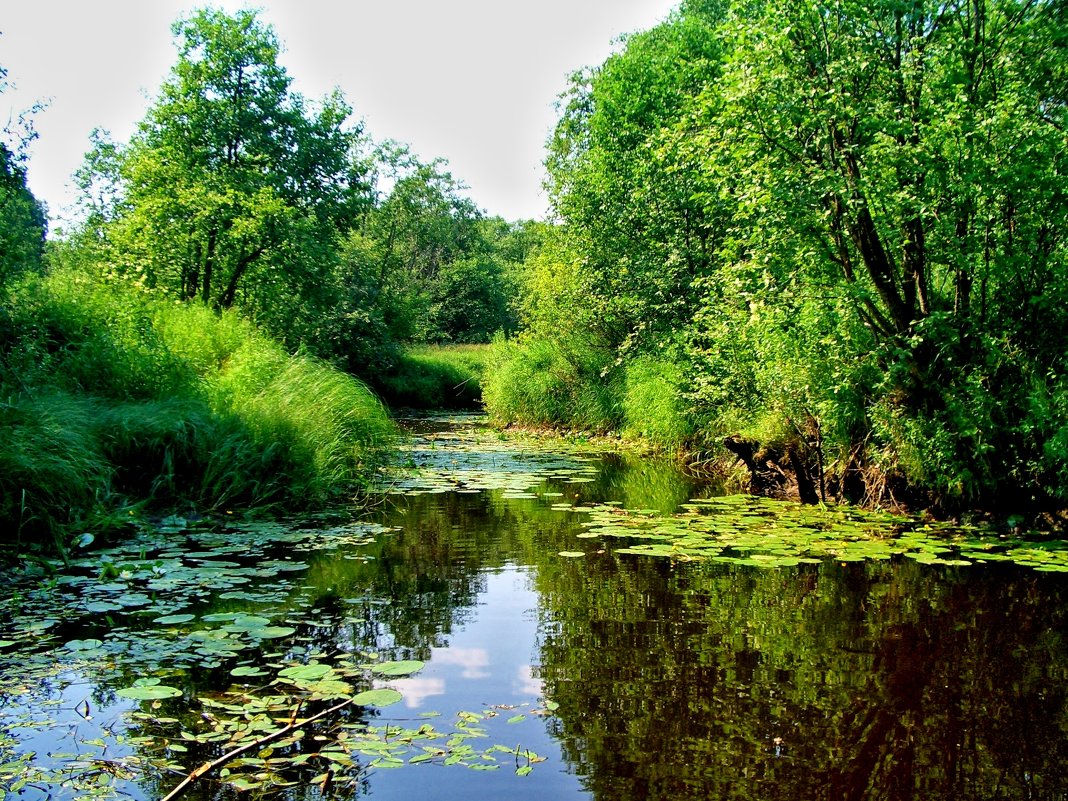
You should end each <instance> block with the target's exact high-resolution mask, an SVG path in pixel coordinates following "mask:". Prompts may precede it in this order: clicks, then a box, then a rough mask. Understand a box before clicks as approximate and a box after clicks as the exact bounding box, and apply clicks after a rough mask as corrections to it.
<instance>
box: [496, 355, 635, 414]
mask: <svg viewBox="0 0 1068 801" xmlns="http://www.w3.org/2000/svg"><path fill="white" fill-rule="evenodd" d="M607 357H608V354H605V353H604V352H603V351H598V350H597V349H596V348H594V347H592V345H591V343H590V342H589V341H586V342H578V343H576V342H574V341H569V342H567V343H566V345H565V344H561V343H559V342H557V341H555V340H550V339H545V338H535V337H526V338H520V339H519V340H517V341H508V340H505V339H504V338H498V339H496V340H494V342H493V347H492V349H491V351H490V357H489V360H488V362H487V370H486V377H485V379H484V382H483V387H482V398H483V401H484V402H485V404H486V409H487V410H488V411H489V413H490V415H491V416H492V417H493V419H494V420H495V421H496V422H497V423H499V424H502V425H508V424H512V423H520V424H529V425H558V426H572V427H575V428H583V429H593V430H597V431H605V430H611V429H615V428H617V427H618V425H619V424H620V422H621V419H620V416H619V400H620V387H619V384H620V380H619V374H618V372H613V376H614V378H612V379H609V380H605V376H606V375H607V373H608V371H609V369H610V367H611V362H610V361H608V358H607Z"/></svg>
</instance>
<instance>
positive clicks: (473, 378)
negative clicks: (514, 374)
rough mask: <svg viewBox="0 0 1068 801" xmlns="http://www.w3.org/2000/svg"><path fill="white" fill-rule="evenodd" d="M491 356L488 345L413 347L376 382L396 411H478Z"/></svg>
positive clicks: (404, 352) (378, 377) (383, 395)
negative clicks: (488, 360)
mask: <svg viewBox="0 0 1068 801" xmlns="http://www.w3.org/2000/svg"><path fill="white" fill-rule="evenodd" d="M489 353H490V346H489V345H416V346H410V347H408V348H406V349H405V350H404V351H403V352H402V353H401V355H400V359H399V360H398V362H397V364H396V365H395V366H394V367H393V368H392V369H391V370H388V371H385V372H383V373H382V374H380V375H378V376H377V377H374V378H373V383H374V385H375V388H376V389H377V390H378V391H379V392H380V394H381V396H382V398H383V400H385V401H386V402H387V403H388V404H389V405H390V406H391V407H393V408H410V409H477V408H479V406H480V405H481V403H482V377H483V374H484V372H485V369H486V360H487V359H488V358H489Z"/></svg>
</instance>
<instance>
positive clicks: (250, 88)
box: [110, 10, 371, 324]
mask: <svg viewBox="0 0 1068 801" xmlns="http://www.w3.org/2000/svg"><path fill="white" fill-rule="evenodd" d="M174 34H175V37H176V41H177V45H178V61H177V63H176V65H175V67H174V68H173V70H172V72H171V75H170V77H169V78H168V80H167V81H166V82H165V83H164V84H163V86H162V88H161V90H160V94H159V97H158V99H157V100H156V102H155V104H154V105H153V106H152V108H151V109H150V110H149V112H148V114H147V115H146V117H145V119H144V120H143V121H142V123H141V125H140V127H139V130H138V133H137V134H136V135H135V137H134V139H133V140H132V141H131V143H130V144H129V145H128V146H127V147H125V148H122V149H121V164H120V171H119V173H120V178H121V189H122V200H121V203H120V212H119V213H118V215H117V219H116V221H115V223H114V225H113V226H112V229H111V233H110V235H111V238H112V240H113V242H114V244H115V250H114V253H115V259H116V260H117V261H118V262H119V263H120V264H121V265H122V266H123V267H124V268H125V269H126V271H127V272H129V273H133V274H135V275H140V276H142V277H143V279H144V280H145V282H146V283H148V284H149V285H151V286H155V287H159V288H162V289H164V290H165V291H168V292H171V293H174V294H175V295H177V296H178V297H180V298H183V299H194V298H197V299H199V300H200V301H202V302H204V303H206V304H209V305H212V306H215V307H219V308H227V307H230V306H233V305H235V304H238V303H240V304H241V305H245V306H247V307H249V310H250V311H251V312H252V313H254V314H260V313H264V314H269V312H270V309H271V307H272V305H275V301H276V300H277V298H278V297H279V296H280V295H281V296H283V297H284V296H291V297H293V298H302V297H306V296H307V295H308V293H309V292H312V291H313V290H314V288H315V286H316V284H317V283H318V282H319V280H320V279H321V278H322V276H323V274H324V272H325V271H326V270H328V269H329V268H330V264H331V262H330V252H331V249H332V246H333V240H334V239H335V238H336V237H337V236H338V234H339V233H343V232H345V231H347V230H349V229H350V228H351V227H352V226H353V225H354V224H355V222H356V221H357V220H358V219H359V218H360V216H361V215H362V214H363V213H364V212H365V210H366V207H367V206H368V205H369V204H370V202H371V196H370V185H369V183H368V180H367V176H366V175H365V174H364V173H363V169H364V168H365V164H364V163H363V162H362V161H360V160H359V159H356V158H353V156H354V153H355V145H356V143H357V141H358V139H359V136H360V129H359V128H358V127H355V128H354V127H351V126H348V125H347V124H346V121H347V119H348V117H349V115H350V112H351V110H350V109H349V107H348V106H347V105H346V104H345V102H344V100H343V99H342V98H341V97H340V95H338V94H335V95H333V96H331V97H328V98H326V99H325V100H324V101H323V102H322V103H320V104H318V105H317V106H312V105H310V104H308V103H307V102H306V101H305V100H304V98H303V97H301V96H300V95H298V94H296V93H293V92H292V91H291V89H290V82H291V81H290V78H289V76H288V75H287V74H286V71H285V70H284V68H283V67H282V66H281V65H280V64H279V63H278V55H279V50H280V46H279V43H278V40H277V39H276V37H275V35H274V33H273V31H272V30H271V29H270V28H269V27H267V26H265V25H263V24H262V23H261V22H260V21H259V19H258V17H257V15H256V13H255V12H252V11H239V12H237V13H236V14H235V15H233V16H229V15H227V14H225V13H223V12H221V11H216V10H203V11H199V12H197V13H196V14H194V15H193V16H191V17H190V18H188V19H185V20H181V21H179V22H177V23H176V24H175V26H174ZM283 305H287V304H283ZM288 305H292V304H291V303H290V304H288ZM275 322H277V323H279V324H284V321H275Z"/></svg>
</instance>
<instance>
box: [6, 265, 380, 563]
mask: <svg viewBox="0 0 1068 801" xmlns="http://www.w3.org/2000/svg"><path fill="white" fill-rule="evenodd" d="M4 305H5V307H6V308H5V313H4V314H3V315H0V323H2V324H0V523H2V524H3V525H4V530H5V531H7V532H9V534H8V535H7V540H8V541H9V542H16V543H19V544H20V545H25V544H32V543H38V544H47V543H54V542H62V539H63V537H65V536H67V535H69V534H70V533H71V532H74V531H76V529H77V528H78V527H82V526H90V525H99V524H100V522H101V521H102V520H104V519H106V518H107V516H108V515H110V514H112V513H113V512H114V511H115V510H117V509H122V508H123V507H124V506H125V505H126V504H129V503H134V502H147V503H149V504H153V505H155V506H158V507H161V508H163V507H173V506H175V505H189V506H193V507H195V508H196V509H200V510H210V509H220V508H222V507H224V506H225V507H236V506H241V507H263V506H268V505H275V504H281V505H285V506H286V507H290V508H291V507H308V506H312V505H317V504H322V503H325V502H328V501H330V500H333V499H337V498H341V497H345V496H348V495H351V494H353V493H355V492H356V491H357V490H358V489H359V488H360V487H361V486H362V485H363V484H364V483H365V482H366V480H367V479H368V477H369V475H370V473H371V472H372V471H373V469H374V467H375V464H376V461H377V460H378V459H379V458H380V455H381V453H382V450H383V449H384V448H385V447H386V446H388V443H389V441H390V439H391V436H392V434H393V425H392V423H391V422H390V421H389V418H388V416H387V414H386V412H385V409H384V407H383V406H382V404H381V403H380V402H379V401H378V400H377V399H376V398H375V397H374V395H373V394H372V393H371V392H370V391H369V390H368V389H367V388H366V387H365V386H364V385H363V384H362V383H360V382H359V381H357V380H355V379H353V378H352V377H350V376H347V375H345V374H342V373H340V372H338V371H337V370H335V369H333V368H331V367H329V366H327V365H325V364H323V363H321V362H319V361H317V360H315V359H312V358H310V357H308V356H304V355H299V354H298V355H295V356H294V355H289V354H287V353H285V352H284V351H283V350H282V348H281V347H280V346H279V345H278V344H276V343H275V342H273V341H271V340H270V339H268V338H267V337H265V336H264V335H262V334H261V333H260V332H259V331H257V330H256V329H255V327H254V326H252V325H251V324H250V323H248V322H247V321H245V320H243V319H241V318H240V317H238V316H237V315H236V314H233V313H223V314H216V313H214V312H212V311H210V310H209V309H206V308H204V307H200V306H195V305H177V304H174V303H173V302H171V301H166V300H162V299H158V298H155V297H153V296H151V295H148V294H145V293H143V292H141V291H139V290H138V289H136V288H134V287H131V286H129V285H109V286H105V285H103V284H101V283H99V282H98V281H93V280H90V279H89V278H87V277H86V276H84V275H81V274H78V273H75V272H65V271H60V272H56V273H54V274H52V275H49V276H47V277H43V278H42V277H37V278H33V279H29V280H27V281H25V282H23V283H22V284H20V285H18V286H16V287H14V288H12V289H11V290H10V291H9V292H8V294H7V296H6V297H5V298H4Z"/></svg>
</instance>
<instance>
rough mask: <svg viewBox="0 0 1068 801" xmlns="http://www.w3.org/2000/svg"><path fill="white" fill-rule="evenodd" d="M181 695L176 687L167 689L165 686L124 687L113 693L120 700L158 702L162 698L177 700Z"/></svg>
mask: <svg viewBox="0 0 1068 801" xmlns="http://www.w3.org/2000/svg"><path fill="white" fill-rule="evenodd" d="M181 694H182V691H181V690H179V689H178V688H177V687H168V686H167V685H166V684H156V685H151V686H142V687H137V686H134V687H124V688H123V689H121V690H119V691H118V692H116V693H115V695H118V696H119V697H121V698H130V699H132V700H134V701H159V700H162V699H164V698H177V697H178V696H180V695H181Z"/></svg>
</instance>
